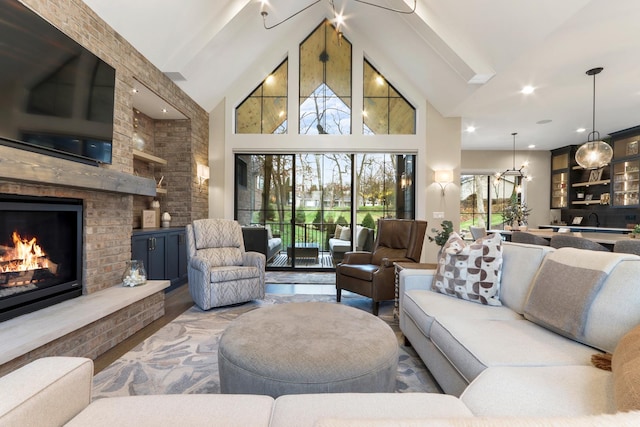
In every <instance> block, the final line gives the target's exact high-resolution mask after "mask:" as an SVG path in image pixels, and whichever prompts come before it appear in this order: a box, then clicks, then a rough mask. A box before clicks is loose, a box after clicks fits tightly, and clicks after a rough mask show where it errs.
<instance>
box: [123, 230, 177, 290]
mask: <svg viewBox="0 0 640 427" xmlns="http://www.w3.org/2000/svg"><path fill="white" fill-rule="evenodd" d="M131 257H132V259H138V260H141V261H142V262H143V263H144V267H145V270H146V271H147V279H149V280H170V281H171V286H172V287H175V286H178V285H181V284H183V283H186V282H187V247H186V235H185V230H184V228H182V227H180V228H166V229H165V228H154V229H148V230H147V229H145V230H134V231H133V235H132V236H131ZM170 289H171V288H170Z"/></svg>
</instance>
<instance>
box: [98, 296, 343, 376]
mask: <svg viewBox="0 0 640 427" xmlns="http://www.w3.org/2000/svg"><path fill="white" fill-rule="evenodd" d="M266 291H267V293H274V294H296V293H306V294H315V295H335V293H336V287H335V285H318V284H296V285H287V284H268V285H267V289H266ZM164 304H165V306H164V316H162V317H161V318H160V319H158V320H156V321H154V322H152V323H150V324H149V325H147V326H145V327H144V328H142V329H141V330H139V331H138V332H136V333H135V334H133V335H132V336H130V337H129V338H127V339H126V340H124V341H122V342H121V343H120V344H118V345H116V346H115V347H113V348H112V349H110V350H108V351H107V352H105V353H103V354H102V355H100V356H98V357H97V358H96V359H95V360H94V361H93V363H94V370H95V373H96V374H97V373H98V372H100V371H102V370H103V369H105V368H106V367H107V366H109V365H110V364H111V363H113V362H115V361H116V360H117V359H118V358H120V357H121V356H122V355H124V354H125V353H127V352H128V351H130V350H131V349H132V348H134V347H135V346H136V345H138V344H139V343H141V342H142V341H144V340H145V339H147V338H148V337H150V336H151V335H153V334H154V333H156V332H157V331H158V330H159V329H160V328H162V327H163V326H165V325H166V324H167V323H169V322H171V321H172V320H173V319H175V318H176V317H178V316H179V315H181V314H182V313H184V312H185V311H187V310H188V309H189V308H191V306H193V300H192V299H191V295H189V286H188V285H186V284H185V285H183V286H180V287H179V288H176V289H174V290H172V291H170V292H168V293H167V294H166V295H165V300H164Z"/></svg>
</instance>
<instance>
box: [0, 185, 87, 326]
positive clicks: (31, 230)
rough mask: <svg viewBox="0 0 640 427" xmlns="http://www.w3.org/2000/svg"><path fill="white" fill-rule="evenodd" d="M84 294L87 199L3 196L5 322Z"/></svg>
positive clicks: (0, 267)
mask: <svg viewBox="0 0 640 427" xmlns="http://www.w3.org/2000/svg"><path fill="white" fill-rule="evenodd" d="M80 295H82V200H76V199H64V198H49V197H21V196H15V195H0V321H5V320H8V319H11V318H13V317H17V316H20V315H23V314H26V313H30V312H33V311H36V310H40V309H42V308H45V307H48V306H50V305H53V304H57V303H59V302H62V301H65V300H68V299H70V298H75V297H78V296H80Z"/></svg>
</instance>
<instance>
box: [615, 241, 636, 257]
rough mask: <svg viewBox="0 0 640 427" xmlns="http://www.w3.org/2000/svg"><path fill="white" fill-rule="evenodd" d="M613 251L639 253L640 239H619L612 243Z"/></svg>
mask: <svg viewBox="0 0 640 427" xmlns="http://www.w3.org/2000/svg"><path fill="white" fill-rule="evenodd" d="M613 252H621V253H625V254H634V255H640V239H629V240H619V241H617V242H616V243H615V244H614V245H613Z"/></svg>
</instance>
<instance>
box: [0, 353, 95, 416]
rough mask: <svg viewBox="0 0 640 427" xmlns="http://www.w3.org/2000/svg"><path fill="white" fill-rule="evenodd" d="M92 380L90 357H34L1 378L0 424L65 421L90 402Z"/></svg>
mask: <svg viewBox="0 0 640 427" xmlns="http://www.w3.org/2000/svg"><path fill="white" fill-rule="evenodd" d="M92 380H93V361H92V360H91V359H86V358H83V357H44V358H41V359H37V360H35V361H33V362H31V363H29V364H28V365H25V366H23V367H21V368H19V369H17V370H15V371H13V372H11V373H9V374H7V375H5V376H4V377H2V378H0V390H2V399H0V425H3V426H25V425H33V426H44V427H47V426H61V425H64V424H66V423H67V422H69V420H71V419H72V418H73V417H75V416H76V415H77V414H79V413H80V412H81V411H82V410H83V409H84V408H86V407H87V406H88V405H89V403H91V384H92Z"/></svg>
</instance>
